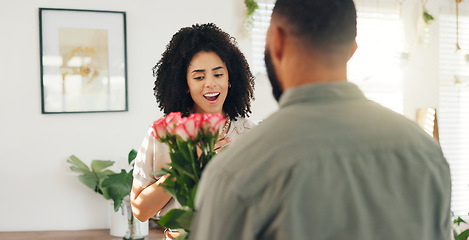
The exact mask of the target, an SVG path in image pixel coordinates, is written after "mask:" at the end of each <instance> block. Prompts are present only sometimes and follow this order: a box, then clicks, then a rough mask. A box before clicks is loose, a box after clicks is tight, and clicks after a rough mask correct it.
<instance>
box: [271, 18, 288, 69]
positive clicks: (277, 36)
mask: <svg viewBox="0 0 469 240" xmlns="http://www.w3.org/2000/svg"><path fill="white" fill-rule="evenodd" d="M270 30H271V35H270V44H269V45H270V54H271V57H272V62H273V63H274V64H275V63H279V62H281V61H282V59H283V56H284V52H285V37H286V35H285V30H284V29H282V28H280V27H279V26H278V25H276V26H272V28H271V29H270Z"/></svg>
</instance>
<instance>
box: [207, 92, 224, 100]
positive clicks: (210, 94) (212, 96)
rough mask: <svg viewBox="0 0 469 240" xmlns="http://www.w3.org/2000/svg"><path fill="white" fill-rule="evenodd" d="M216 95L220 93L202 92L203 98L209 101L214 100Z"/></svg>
mask: <svg viewBox="0 0 469 240" xmlns="http://www.w3.org/2000/svg"><path fill="white" fill-rule="evenodd" d="M218 95H220V93H207V94H204V98H205V99H207V100H209V101H215V100H217V98H218Z"/></svg>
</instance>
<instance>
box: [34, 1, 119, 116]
mask: <svg viewBox="0 0 469 240" xmlns="http://www.w3.org/2000/svg"><path fill="white" fill-rule="evenodd" d="M126 32H127V30H126V13H125V12H122V11H103V10H85V9H61V8H39V44H40V69H41V102H42V104H41V108H42V113H43V114H55V113H93V112H126V111H128V96H127V95H128V93H127V82H128V80H127V36H126V35H127V34H126Z"/></svg>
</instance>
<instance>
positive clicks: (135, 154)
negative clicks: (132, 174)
mask: <svg viewBox="0 0 469 240" xmlns="http://www.w3.org/2000/svg"><path fill="white" fill-rule="evenodd" d="M136 157H137V151H135V150H134V149H132V150H130V152H129V165H130V164H131V163H132V161H133V160H134V159H135V158H136Z"/></svg>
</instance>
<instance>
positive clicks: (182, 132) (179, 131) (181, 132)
mask: <svg viewBox="0 0 469 240" xmlns="http://www.w3.org/2000/svg"><path fill="white" fill-rule="evenodd" d="M187 120H188V118H182V119H180V120H179V122H178V123H177V124H176V125H175V126H174V134H175V135H178V136H179V137H181V138H182V140H184V141H187V139H188V138H189V134H188V132H187V131H186V128H185V125H186V123H187Z"/></svg>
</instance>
